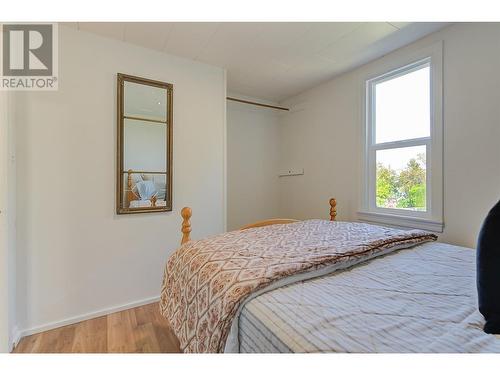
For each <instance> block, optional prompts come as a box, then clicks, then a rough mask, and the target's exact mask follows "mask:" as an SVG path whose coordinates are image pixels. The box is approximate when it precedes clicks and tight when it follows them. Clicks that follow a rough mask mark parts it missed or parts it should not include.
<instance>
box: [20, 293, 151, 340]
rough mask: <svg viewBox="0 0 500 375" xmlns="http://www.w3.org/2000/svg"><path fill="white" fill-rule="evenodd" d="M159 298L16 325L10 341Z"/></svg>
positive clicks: (148, 302)
mask: <svg viewBox="0 0 500 375" xmlns="http://www.w3.org/2000/svg"><path fill="white" fill-rule="evenodd" d="M159 300H160V296H154V297H149V298H145V299H142V300H139V301H135V302H130V303H126V304H124V305H118V306H112V307H108V308H106V309H102V310H96V311H93V312H89V313H86V314H81V315H76V316H73V317H71V318H67V319H63V320H59V321H55V322H50V323H47V324H42V325H39V326H35V327H32V328H27V329H23V330H18V329H17V327H16V329H15V331H14V333H15V334H13V340H12V341H13V343H15V344H16V345H17V343H18V342H19V340H20V339H21V338H23V337H25V336H30V335H34V334H35V333H40V332H45V331H48V330H51V329H54V328H59V327H64V326H67V325H70V324H74V323H79V322H83V321H84V320H89V319H94V318H99V317H101V316H105V315H108V314H113V313H115V312H119V311H123V310H128V309H132V308H134V307H138V306H143V305H147V304H150V303H153V302H157V301H159ZM16 337H18V338H17V340H16Z"/></svg>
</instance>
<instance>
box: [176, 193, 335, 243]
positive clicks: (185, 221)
mask: <svg viewBox="0 0 500 375" xmlns="http://www.w3.org/2000/svg"><path fill="white" fill-rule="evenodd" d="M329 203H330V221H335V219H336V218H337V200H336V199H335V198H331V199H330V201H329ZM192 215H193V211H192V210H191V208H189V207H184V208H183V209H182V210H181V216H182V228H181V231H182V240H181V245H183V244H185V243H186V242H188V241H190V240H191V221H190V219H191V216H192ZM297 221H299V220H295V219H270V220H263V221H258V222H256V223H253V224H248V225H245V226H244V227H242V228H240V230H243V229H249V228H258V227H264V226H267V225H274V224H288V223H295V222H297Z"/></svg>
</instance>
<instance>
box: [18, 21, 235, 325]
mask: <svg viewBox="0 0 500 375" xmlns="http://www.w3.org/2000/svg"><path fill="white" fill-rule="evenodd" d="M59 30H60V36H59V43H60V44H59V67H60V68H59V69H60V72H59V90H58V91H56V92H18V93H16V95H15V121H16V127H17V129H16V131H17V134H16V138H17V144H16V146H17V156H18V162H17V187H18V189H17V215H18V228H17V252H18V257H17V263H18V272H17V283H18V301H17V303H18V319H19V325H20V327H21V329H22V330H24V332H25V333H28V332H30V330H33V329H35V330H36V329H39V328H42V329H43V328H48V327H50V326H51V325H53V324H60V323H61V322H67V320H68V319H69V320H70V321H71V319H72V318H75V317H76V318H78V317H79V316H80V317H86V316H88V314H92V313H97V314H98V313H99V312H103V311H106V310H107V309H111V308H114V307H119V306H124V305H127V304H133V303H136V302H138V303H141V302H145V301H148V300H150V299H154V298H157V297H158V296H159V294H160V287H161V282H162V272H163V268H164V265H165V260H166V259H167V257H168V255H169V254H170V253H171V252H172V251H173V250H174V249H175V248H176V247H178V245H179V242H180V224H181V220H180V215H179V211H180V209H181V208H182V207H183V206H187V205H189V206H191V207H192V208H193V219H192V227H193V233H192V235H193V237H194V238H200V237H203V236H207V235H210V234H214V233H219V232H222V231H224V229H225V197H224V194H225V168H224V165H225V160H224V157H225V132H226V129H225V96H226V92H225V91H226V88H225V87H226V83H225V71H224V70H223V69H221V68H216V67H212V66H208V65H205V64H201V63H197V62H194V61H190V60H185V59H181V58H177V57H173V56H168V55H165V54H162V53H159V52H155V51H151V50H147V49H142V48H140V47H135V46H132V45H130V44H125V43H122V42H118V41H113V40H111V39H106V38H102V37H99V36H95V35H92V34H87V33H85V32H81V31H76V30H74V29H70V28H66V27H60V28H59ZM118 72H121V73H127V74H131V75H136V76H141V77H145V78H151V79H155V80H160V81H166V82H170V83H173V85H174V100H173V102H174V105H173V113H174V125H173V126H174V129H173V141H174V145H173V147H174V149H173V153H174V155H173V212H171V213H157V214H138V215H122V216H117V215H116V214H115V184H116V181H115V168H116V73H118Z"/></svg>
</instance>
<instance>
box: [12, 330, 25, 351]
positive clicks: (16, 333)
mask: <svg viewBox="0 0 500 375" xmlns="http://www.w3.org/2000/svg"><path fill="white" fill-rule="evenodd" d="M22 337H23V336H22V335H21V331H20V330H19V327H18V326H15V327H14V328H12V332H11V333H10V341H9V352H12V351H13V350H14V349H15V348H16V346H17V344H19V341H20V340H21V338H22Z"/></svg>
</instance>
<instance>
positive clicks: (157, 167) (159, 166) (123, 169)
mask: <svg viewBox="0 0 500 375" xmlns="http://www.w3.org/2000/svg"><path fill="white" fill-rule="evenodd" d="M117 88H118V92H117V99H118V100H117V101H118V103H117V104H118V105H117V108H118V114H117V123H118V127H117V128H118V133H117V134H118V137H117V138H118V152H117V176H116V179H117V181H116V186H117V192H116V212H117V214H135V213H145V212H161V211H172V126H173V124H172V118H173V117H172V99H173V98H172V96H173V85H172V84H170V83H165V82H159V81H154V80H150V79H146V78H140V77H134V76H130V75H127V74H122V73H118V75H117Z"/></svg>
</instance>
